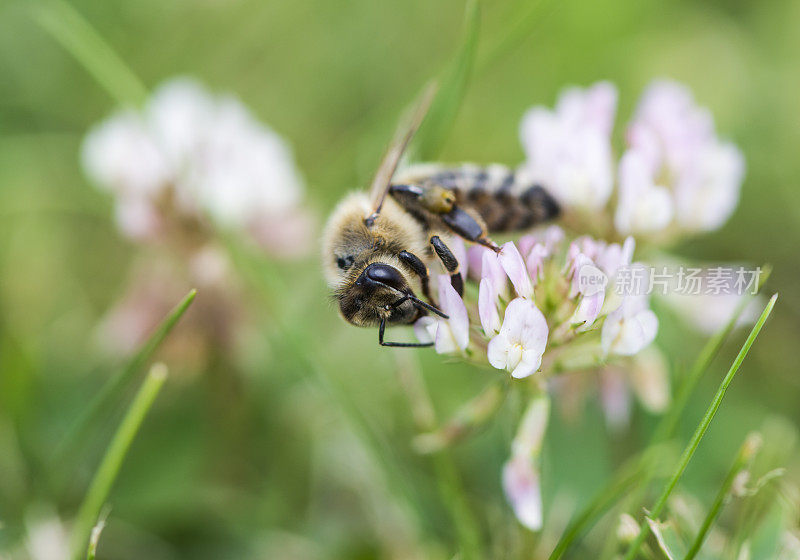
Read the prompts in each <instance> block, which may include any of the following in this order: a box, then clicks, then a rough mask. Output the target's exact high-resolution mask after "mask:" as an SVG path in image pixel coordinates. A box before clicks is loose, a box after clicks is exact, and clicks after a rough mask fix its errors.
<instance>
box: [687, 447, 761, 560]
mask: <svg viewBox="0 0 800 560" xmlns="http://www.w3.org/2000/svg"><path fill="white" fill-rule="evenodd" d="M760 447H761V437H760V436H759V435H758V434H750V435H749V436H747V439H745V441H744V443H743V444H742V447H741V448H739V453H738V454H737V455H736V460H735V461H734V463H733V466H732V467H731V469H730V470H729V471H728V475H727V476H726V477H725V480H724V481H723V483H722V486H721V487H720V489H719V492H717V497H716V498H714V503H713V504H712V505H711V509H710V510H709V512H708V514H707V515H706V518H705V519H704V520H703V525H702V526H701V527H700V530H699V531H698V533H697V536H696V537H695V539H694V542H693V543H692V546H691V548H690V549H689V552H687V553H686V557H685V558H684V560H692V559H693V558H694V557H695V556H697V553H698V552H699V551H700V547H701V546H703V541H705V538H706V535H707V534H708V530H709V529H710V528H711V524H712V523H714V520H715V519H716V518H717V516H718V515H719V512H720V510H721V509H722V506H723V504H724V503H725V500H726V499H727V498H728V497H729V496H730V491H731V486H733V482H734V480H736V477H737V476H738V475H739V473H740V472H742V470H743V469H744V468H745V467H746V466H747V464H748V463H749V462H750V461H751V460H752V459H753V456H754V455H755V454H756V453H757V452H758V449H759V448H760Z"/></svg>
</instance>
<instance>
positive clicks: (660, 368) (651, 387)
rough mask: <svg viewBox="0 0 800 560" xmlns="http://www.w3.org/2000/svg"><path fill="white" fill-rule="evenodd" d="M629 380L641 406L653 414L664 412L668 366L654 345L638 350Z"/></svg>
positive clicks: (667, 385) (667, 390)
mask: <svg viewBox="0 0 800 560" xmlns="http://www.w3.org/2000/svg"><path fill="white" fill-rule="evenodd" d="M630 382H631V388H632V389H633V392H634V393H635V394H636V398H638V399H639V402H640V403H642V406H643V407H644V408H645V409H647V410H649V411H650V412H652V413H654V414H660V413H662V412H664V411H665V410H666V409H667V407H668V406H669V403H670V400H671V399H670V388H669V368H668V366H667V362H666V359H665V358H664V355H663V354H662V353H661V352H660V351H659V350H658V348H656V347H655V346H650V347H648V348H645V349H644V350H642V351H641V352H639V353H638V354H637V355H636V356H635V357H634V360H633V367H632V368H631V371H630Z"/></svg>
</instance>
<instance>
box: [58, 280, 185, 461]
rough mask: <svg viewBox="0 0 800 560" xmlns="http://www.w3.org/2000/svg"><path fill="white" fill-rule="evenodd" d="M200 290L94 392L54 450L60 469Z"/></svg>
mask: <svg viewBox="0 0 800 560" xmlns="http://www.w3.org/2000/svg"><path fill="white" fill-rule="evenodd" d="M196 295H197V290H191V291H190V292H189V293H188V294H186V296H185V297H184V298H183V300H181V302H180V303H179V304H178V305H176V306H175V307H174V308H172V311H170V312H169V314H168V315H167V316H166V317H165V318H164V320H163V321H161V323H160V324H159V325H158V327H156V330H155V331H154V332H153V334H152V335H150V338H148V339H147V341H146V342H145V343H144V344H143V345H142V346H141V347H140V348H139V350H138V351H137V352H136V353H135V354H134V355H133V357H131V359H130V360H128V363H127V364H126V365H125V367H124V368H123V369H121V370H120V371H119V372H118V373H117V374H116V375H114V376H113V377H111V378H110V379H109V380H108V381H106V383H105V384H104V385H103V387H102V388H101V389H100V392H99V393H97V395H95V396H94V397H93V398H92V400H91V402H90V403H89V404H88V405H87V406H86V408H84V410H83V412H82V413H81V415H80V416H79V417H78V419H77V420H76V421H75V423H74V424H72V426H70V428H69V430H68V431H67V433H66V434H65V435H64V437H63V438H62V439H61V442H60V443H59V444H58V446H57V447H56V450H55V451H54V453H53V466H54V467H55V468H60V467H61V466H62V465H63V461H64V460H65V459H66V458H67V457H68V456H69V453H70V452H71V451H72V450H73V449H74V448H75V447H76V446H77V443H78V442H79V441H81V440H82V439H83V437H84V436H85V434H86V432H87V431H88V429H89V427H90V426H91V425H92V424H93V423H94V422H95V421H96V420H97V419H98V418H99V417H100V416H101V415H102V413H103V412H104V411H105V409H106V407H107V406H109V405H110V403H111V402H112V401H114V400H115V399H116V398H117V397H118V396H119V395H120V394H121V393H122V391H123V390H124V389H125V387H126V386H127V385H128V384H129V383H130V382H131V380H132V379H133V378H134V377H135V376H136V374H137V373H138V372H139V371H140V370H141V369H142V368H143V367H144V366H145V364H146V363H147V362H148V361H149V360H150V358H152V357H153V354H154V353H155V352H156V350H158V348H159V347H160V346H161V343H162V342H164V339H165V338H166V337H167V335H169V333H170V332H172V329H173V328H174V327H175V325H176V324H177V323H178V321H179V320H180V319H181V317H183V314H184V313H186V310H187V309H189V306H190V305H192V302H193V301H194V298H195V296H196Z"/></svg>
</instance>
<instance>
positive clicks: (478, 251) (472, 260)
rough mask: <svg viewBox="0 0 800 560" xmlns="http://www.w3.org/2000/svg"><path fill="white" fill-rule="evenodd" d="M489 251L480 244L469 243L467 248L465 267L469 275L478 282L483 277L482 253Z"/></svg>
mask: <svg viewBox="0 0 800 560" xmlns="http://www.w3.org/2000/svg"><path fill="white" fill-rule="evenodd" d="M487 251H489V249H487V248H486V247H483V246H482V245H471V246H470V247H469V248H467V269H468V270H469V277H470V278H472V279H473V280H475V281H476V282H480V280H481V278H483V272H482V271H483V254H484V253H485V252H487Z"/></svg>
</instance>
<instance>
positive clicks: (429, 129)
mask: <svg viewBox="0 0 800 560" xmlns="http://www.w3.org/2000/svg"><path fill="white" fill-rule="evenodd" d="M479 30H480V3H479V1H478V0H468V1H467V5H466V7H465V9H464V35H463V38H462V40H461V45H460V47H459V49H458V52H457V53H456V55H455V57H454V58H453V60H452V62H451V63H450V65H449V66H448V68H447V70H446V71H445V72H444V73H443V76H442V78H441V85H440V87H439V90H438V91H437V92H436V97H435V98H434V100H433V103H432V104H431V108H430V110H429V111H428V114H427V116H426V117H425V121H424V122H423V123H422V126H421V127H420V130H419V132H418V134H417V136H416V140H415V142H414V145H413V146H412V147H411V155H413V156H414V157H416V158H417V159H421V160H422V161H430V160H433V159H435V158H436V156H437V155H438V154H439V152H440V151H441V149H442V145H443V144H444V141H445V139H446V138H447V136H448V135H449V133H450V130H451V129H452V127H453V123H454V122H455V120H456V116H457V115H458V111H459V109H460V108H461V104H462V103H461V102H462V100H463V99H464V95H465V94H466V91H467V85H468V83H469V80H470V77H471V75H472V71H473V68H474V66H475V55H476V53H477V50H478V32H479Z"/></svg>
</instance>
